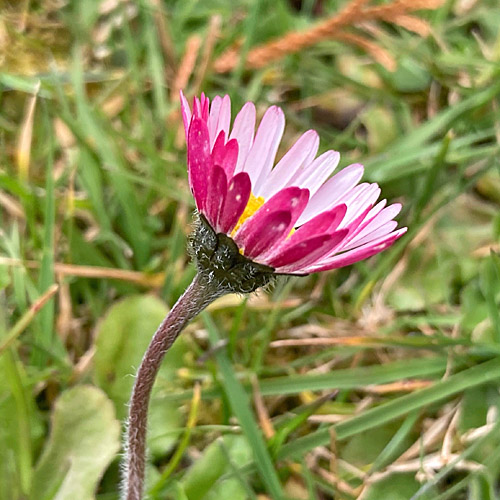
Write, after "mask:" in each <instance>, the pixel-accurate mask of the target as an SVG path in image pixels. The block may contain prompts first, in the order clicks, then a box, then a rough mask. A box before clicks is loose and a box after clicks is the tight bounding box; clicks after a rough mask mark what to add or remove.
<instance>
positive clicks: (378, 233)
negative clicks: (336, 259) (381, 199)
mask: <svg viewBox="0 0 500 500" xmlns="http://www.w3.org/2000/svg"><path fill="white" fill-rule="evenodd" d="M397 227H398V223H397V222H396V221H395V220H391V221H389V222H386V223H385V224H383V225H382V226H380V227H378V228H377V229H374V230H373V231H372V232H370V233H368V234H367V235H365V236H364V237H363V238H359V239H358V238H355V239H353V240H352V241H350V242H349V244H348V245H346V246H345V247H343V248H342V250H351V249H353V248H357V247H360V246H362V245H364V244H365V243H369V242H370V241H375V240H377V239H378V238H381V237H382V236H385V235H386V234H389V233H392V232H393V231H394V230H395V229H396V228H397Z"/></svg>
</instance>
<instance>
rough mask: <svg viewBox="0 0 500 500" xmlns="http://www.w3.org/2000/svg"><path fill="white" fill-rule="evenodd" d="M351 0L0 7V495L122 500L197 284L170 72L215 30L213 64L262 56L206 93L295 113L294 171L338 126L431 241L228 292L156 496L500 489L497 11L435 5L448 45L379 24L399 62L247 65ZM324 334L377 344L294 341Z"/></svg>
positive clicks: (177, 361)
mask: <svg viewBox="0 0 500 500" xmlns="http://www.w3.org/2000/svg"><path fill="white" fill-rule="evenodd" d="M344 3H345V2H340V1H334V0H327V1H325V2H314V1H305V2H302V7H301V10H298V9H297V8H295V7H292V4H291V3H289V2H288V1H286V0H280V1H278V2H262V1H258V2H257V1H256V2H252V1H250V0H240V1H238V2H236V4H235V3H234V2H229V1H226V0H219V1H215V0H208V1H205V2H196V1H194V0H188V1H183V2H181V1H162V2H160V6H161V9H160V10H158V9H157V8H156V7H155V2H152V1H151V2H148V1H146V0H143V1H141V2H133V3H132V2H131V3H129V4H128V7H127V5H126V3H125V2H122V3H120V4H119V5H117V6H115V7H113V9H112V10H111V11H109V12H108V11H103V10H102V9H101V10H99V8H100V7H99V6H101V7H102V5H104V4H105V2H74V1H69V2H67V5H65V6H63V7H62V8H61V7H55V6H53V5H52V4H51V3H50V2H38V1H32V2H0V5H1V6H2V7H3V9H2V10H1V11H0V16H1V17H0V28H1V27H2V26H4V27H5V29H4V28H1V30H2V32H3V33H5V37H7V38H6V39H7V40H8V47H9V50H8V51H7V52H6V53H5V54H2V56H3V62H2V67H1V69H0V100H1V101H0V110H1V111H0V423H1V424H0V500H21V499H29V500H40V499H43V500H50V499H52V498H56V496H57V495H59V496H57V498H64V499H66V498H74V499H77V498H80V497H79V496H78V495H81V494H82V493H81V492H82V491H83V490H82V485H85V488H87V491H89V492H90V491H93V489H94V488H95V489H96V498H97V499H99V500H116V499H118V492H119V459H120V455H119V453H118V452H116V450H118V449H119V446H120V443H121V441H120V439H119V437H118V432H117V429H118V426H119V422H118V420H117V419H118V418H122V417H123V416H124V415H125V414H126V407H125V402H126V401H127V399H128V396H129V393H130V388H131V384H132V381H133V379H132V376H131V375H132V374H133V373H134V371H135V369H136V368H137V366H138V363H139V362H140V358H141V355H142V352H143V350H144V348H145V345H146V343H147V340H148V338H149V337H150V336H151V335H152V333H153V330H154V327H155V325H156V323H157V322H159V321H160V318H161V316H162V315H163V314H164V311H165V310H166V306H168V307H170V306H171V305H172V304H173V303H174V302H175V300H176V299H177V298H178V297H179V296H180V294H182V292H183V291H184V289H185V287H186V286H187V285H188V284H189V282H190V280H191V279H192V277H193V274H194V269H193V267H192V264H190V262H189V257H188V256H187V254H186V243H187V237H188V235H189V233H190V230H191V213H192V211H193V208H194V204H193V200H192V198H191V196H190V193H189V189H188V185H187V175H186V162H185V149H184V145H183V141H182V140H179V137H181V136H182V133H183V131H182V126H181V123H180V117H179V113H178V111H179V106H178V102H177V96H176V95H172V93H171V92H172V88H171V87H172V78H171V70H170V68H175V67H178V66H179V64H180V61H181V60H182V56H183V55H184V51H185V47H186V43H187V41H188V39H189V37H191V36H193V35H199V36H200V37H202V40H203V42H204V37H205V36H206V33H207V29H208V26H209V23H210V19H211V17H212V16H214V15H219V16H220V21H221V24H220V26H221V28H220V29H221V32H220V34H219V36H218V37H217V39H216V43H215V49H214V54H213V57H214V58H215V57H217V56H219V55H220V54H222V53H223V52H224V50H226V49H227V48H229V47H231V46H232V45H233V44H235V43H237V42H240V41H241V42H242V45H241V57H242V58H241V60H240V62H239V64H238V65H237V66H236V67H235V69H234V70H233V71H232V72H229V73H227V74H217V73H215V72H214V71H213V70H212V69H210V66H209V68H208V70H207V72H206V73H205V74H204V75H201V76H200V75H196V76H195V77H192V78H191V79H190V80H189V84H188V86H187V89H185V91H186V92H187V93H188V94H190V93H192V92H194V91H195V90H199V91H201V90H203V91H204V92H205V93H207V94H208V95H209V96H214V95H216V94H221V93H229V95H230V96H231V99H232V102H233V114H234V110H235V109H237V108H238V107H239V106H241V105H242V104H243V103H244V102H245V101H246V100H249V99H250V100H254V101H255V102H256V104H257V109H258V111H259V113H262V111H263V110H264V109H265V107H267V106H269V105H271V104H278V105H280V106H281V107H282V108H283V109H284V111H285V115H286V117H287V129H286V133H285V136H284V139H283V147H282V149H281V151H280V153H279V154H280V155H281V154H283V153H284V151H286V148H287V147H288V146H289V145H290V144H291V143H292V142H293V140H294V139H295V138H296V137H297V136H298V134H300V133H302V132H304V131H306V130H307V129H309V128H314V129H316V130H318V131H319V133H320V136H321V145H320V149H321V151H324V150H327V149H337V150H338V151H340V153H341V155H342V156H341V158H342V159H341V166H345V165H348V164H350V163H353V162H361V163H363V164H364V165H365V167H366V174H365V179H367V180H369V181H375V182H378V183H380V185H381V187H382V190H383V193H384V197H386V198H388V199H389V200H390V201H401V202H402V203H403V206H404V209H403V212H402V214H401V216H400V217H399V220H400V221H401V225H407V226H408V227H409V231H408V233H407V235H405V237H404V238H402V239H401V240H400V241H398V242H397V243H396V244H395V245H394V246H393V247H392V248H391V249H389V250H387V251H386V252H384V253H383V254H381V255H379V256H377V257H375V258H372V259H369V260H368V261H366V262H361V263H359V264H357V265H355V266H352V267H350V268H347V269H340V270H337V271H332V272H328V273H324V274H322V275H313V276H310V277H306V278H293V279H288V280H280V281H278V282H277V284H276V285H275V286H274V287H273V288H272V289H271V290H269V291H266V292H259V293H258V294H257V295H256V296H255V297H250V298H241V297H226V298H224V299H221V300H220V301H219V302H218V303H216V304H215V305H214V306H213V307H212V308H210V309H209V311H208V312H206V313H204V315H203V316H202V317H200V318H198V319H197V320H195V321H194V322H193V324H192V325H191V326H190V327H188V329H187V332H186V333H185V334H184V335H183V336H182V337H181V338H180V339H179V341H178V342H177V343H176V346H175V351H174V352H173V353H172V355H171V356H170V357H167V359H166V360H165V363H164V366H163V367H162V370H161V371H160V374H159V377H158V381H157V384H156V387H155V391H154V396H153V401H152V405H151V420H150V429H149V450H150V454H149V458H148V460H149V461H148V487H149V491H150V496H151V499H152V500H160V499H164V498H173V499H188V500H197V499H199V500H213V499H216V498H217V500H225V499H228V500H229V499H231V500H234V499H242V500H243V499H247V498H248V499H257V498H259V499H261V498H272V499H280V498H282V499H296V500H300V499H303V498H308V499H312V500H327V499H333V498H335V499H342V500H344V499H345V500H350V499H355V498H358V497H359V496H360V495H361V498H362V499H363V500H367V499H368V500H378V499H380V498H388V499H389V498H390V499H394V500H410V498H411V499H415V500H416V499H432V500H435V499H438V498H439V499H445V498H449V499H453V500H461V499H467V500H469V499H470V500H491V499H497V498H500V490H499V486H498V485H499V481H498V480H499V477H500V460H499V457H500V455H499V452H498V449H499V445H500V429H499V426H498V425H495V421H496V415H497V414H498V412H499V411H500V396H499V381H500V368H499V366H500V316H499V312H498V311H499V300H500V259H499V257H498V255H497V253H496V252H497V251H498V248H499V238H500V215H499V213H500V211H499V208H500V168H499V167H500V163H499V160H498V159H499V158H500V154H499V153H500V147H499V145H498V137H499V130H500V128H499V127H500V120H499V116H500V114H499V111H498V107H499V106H500V84H499V83H498V82H499V76H500V52H499V48H498V47H499V46H500V38H499V34H498V25H499V24H500V8H498V6H497V5H496V4H497V2H495V1H494V0H480V1H478V2H475V3H474V2H473V3H472V5H471V6H470V7H467V8H466V7H464V5H465V4H464V3H463V2H459V1H458V0H456V1H454V0H452V1H448V2H445V4H444V5H443V6H442V7H441V8H439V9H436V10H434V11H421V12H419V13H418V14H417V15H418V16H419V17H421V18H422V19H425V20H427V22H428V23H429V25H430V26H431V28H432V34H431V35H430V36H428V37H426V38H422V37H421V36H419V35H417V34H415V33H412V32H410V31H407V30H405V29H404V28H401V27H398V26H396V25H393V24H389V23H377V24H376V25H375V26H376V31H373V32H371V35H368V36H371V37H372V41H374V42H375V43H377V44H378V45H379V46H380V47H382V48H383V49H384V50H386V51H387V52H388V53H389V54H390V55H391V56H392V57H393V58H394V60H395V61H396V63H397V68H396V71H394V72H390V71H388V70H387V69H385V68H384V67H382V66H381V65H380V64H377V63H375V62H374V61H373V59H372V57H371V56H370V55H369V54H367V53H365V52H362V51H361V50H360V49H359V48H356V47H353V46H351V45H348V44H346V43H340V42H338V41H335V40H326V41H322V42H320V43H318V44H316V45H314V46H312V47H310V48H308V49H306V50H303V51H301V52H299V53H297V54H292V55H288V56H286V57H284V58H282V59H280V60H278V61H276V62H272V63H270V64H269V65H268V66H266V67H265V68H262V69H258V70H247V69H245V66H244V60H245V58H246V57H247V55H248V53H249V51H251V50H252V48H253V47H255V46H256V45H259V44H261V43H264V42H265V41H268V40H270V39H272V38H275V37H280V36H283V35H284V34H286V33H287V32H289V31H291V30H294V29H301V30H302V29H306V28H307V27H308V26H310V25H312V24H313V23H315V22H317V21H319V20H321V19H323V18H325V17H327V16H329V15H331V14H333V13H335V12H337V11H338V10H339V8H340V7H341V6H342V5H343V4H344ZM379 3H383V2H379ZM385 3H387V2H385ZM54 5H55V4H54ZM318 8H319V9H320V11H321V12H320V14H318V13H317V10H318ZM159 17H160V19H162V20H163V22H164V23H166V26H167V29H168V30H169V32H170V37H171V39H172V44H173V51H174V53H175V54H176V60H175V61H172V60H168V57H167V55H166V54H167V51H165V49H164V47H165V43H166V41H165V39H164V38H162V37H161V36H160V33H161V29H159V25H158V19H159ZM23 22H24V23H25V28H24V29H23V27H22V26H23ZM356 30H357V31H356V33H358V34H363V33H364V34H365V35H366V33H367V32H366V31H363V28H356ZM2 36H3V35H2ZM203 47H204V43H202V48H201V50H203ZM196 71H197V67H196V68H195V73H196ZM199 78H201V79H202V82H201V85H202V88H200V89H194V82H195V81H197V79H199ZM38 82H40V89H39V92H38V96H37V102H36V108H35V113H34V116H33V121H32V123H31V124H30V123H28V124H27V125H26V122H25V120H26V116H27V103H28V101H29V99H30V98H31V95H32V94H33V92H34V91H35V89H36V88H37V84H38ZM26 126H32V128H33V130H32V132H33V133H32V141H31V143H30V145H29V147H28V150H24V153H25V154H26V153H27V152H29V169H28V171H25V170H23V168H22V165H20V164H19V161H18V153H19V151H18V148H19V137H20V134H21V131H22V130H23V127H26ZM63 264H71V265H75V266H77V267H76V269H77V270H78V271H77V272H75V271H70V272H68V271H67V270H66V271H64V268H63V269H62V270H61V265H63ZM90 266H97V267H101V268H104V269H105V277H102V276H100V277H96V276H94V275H93V274H92V268H91V267H90ZM63 271H64V272H63ZM130 271H132V272H136V273H139V275H140V276H141V278H142V282H143V285H140V284H138V283H137V280H135V281H134V280H131V279H129V275H128V274H126V273H128V272H130ZM85 273H87V275H85ZM88 273H90V274H88ZM135 276H137V275H135ZM54 284H57V285H59V289H58V292H57V294H56V295H55V296H53V297H52V298H51V299H49V300H48V302H47V303H46V304H45V305H44V306H43V308H42V309H40V310H38V309H37V307H33V305H34V304H37V301H38V300H40V299H41V300H42V301H43V300H45V299H46V298H47V297H48V296H47V295H46V294H47V293H49V294H50V293H53V290H54ZM157 318H158V319H157ZM318 334H319V335H322V336H328V337H341V338H356V339H358V341H357V342H356V343H354V342H351V343H348V342H346V343H343V344H342V343H341V344H337V345H331V346H324V347H311V346H310V347H307V346H289V347H277V346H275V345H273V342H274V341H275V340H279V339H296V338H309V337H313V336H315V335H318ZM414 382H418V383H420V388H415V387H414V385H412V384H413V383H414ZM196 383H199V384H200V387H201V395H200V400H199V401H198V400H197V399H196V394H195V391H193V387H194V385H195V384H196ZM255 387H258V389H259V391H258V392H259V395H256V394H255V393H254V392H255ZM256 397H261V398H262V402H263V404H264V407H265V409H266V414H267V416H268V418H269V421H268V424H270V425H271V427H272V433H273V435H272V436H269V434H265V433H263V432H262V429H261V423H262V418H264V417H263V416H262V414H260V415H259V413H258V411H257V409H256V407H255V403H254V401H255V398H256ZM90 413H91V414H92V418H90V417H89V414H90ZM121 423H123V422H121ZM438 428H439V431H438V432H435V434H434V435H433V429H438ZM268 432H269V431H268ZM84 435H85V438H86V439H80V436H84ZM266 436H267V437H266ZM431 437H432V438H431ZM103 443H104V444H105V445H106V446H105V447H104V446H103ZM93 449H95V450H101V451H99V452H98V456H97V455H96V456H95V457H94V458H95V460H91V461H90V462H89V460H88V459H89V458H92V457H91V456H90V455H92V453H90V452H89V450H93ZM409 449H411V450H413V451H412V455H411V457H410V456H409V455H408V453H407V451H408V450H409ZM415 450H416V451H415ZM405 453H407V455H406V456H403V458H400V457H402V455H403V454H405ZM437 456H443V457H451V458H450V459H449V460H448V461H446V460H444V461H442V462H441V464H438V465H435V464H436V463H437V462H436V457H437ZM70 457H71V458H70ZM433 460H434V462H433ZM432 464H434V466H433V467H434V468H432V467H430V466H431V465H432ZM47 471H51V474H48V473H47ZM52 471H53V473H52ZM49 476H50V477H49ZM89 494H90V493H89ZM85 498H87V497H85ZM88 498H91V497H90V496H89V497H88Z"/></svg>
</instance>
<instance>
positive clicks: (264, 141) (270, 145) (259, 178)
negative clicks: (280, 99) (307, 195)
mask: <svg viewBox="0 0 500 500" xmlns="http://www.w3.org/2000/svg"><path fill="white" fill-rule="evenodd" d="M284 128H285V115H284V114H283V111H282V110H281V109H280V108H278V107H276V106H271V107H270V108H269V109H268V110H267V111H266V112H265V114H264V116H263V117H262V120H261V122H260V125H259V128H258V130H257V134H256V136H255V140H254V142H253V144H252V147H251V148H250V151H249V153H248V156H247V159H246V161H245V166H244V167H243V171H244V172H248V175H249V176H250V179H251V180H252V187H253V193H254V194H255V195H256V196H258V193H259V185H260V184H262V182H263V181H264V179H265V178H267V176H268V174H269V172H270V171H271V168H272V166H273V163H274V158H275V156H276V152H277V151H278V147H279V144H280V141H281V137H282V135H283V130H284Z"/></svg>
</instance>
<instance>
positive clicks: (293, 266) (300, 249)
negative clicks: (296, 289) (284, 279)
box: [266, 229, 348, 273]
mask: <svg viewBox="0 0 500 500" xmlns="http://www.w3.org/2000/svg"><path fill="white" fill-rule="evenodd" d="M347 232H348V231H347V229H341V230H340V231H337V232H335V233H332V234H320V235H317V236H313V237H312V238H308V239H305V240H303V241H301V242H300V243H297V244H295V245H293V246H291V247H290V248H288V249H287V250H285V251H284V252H283V253H280V254H279V255H277V256H276V257H275V258H274V259H272V260H269V261H267V262H266V264H267V265H269V266H272V267H274V268H276V272H284V273H288V272H294V271H297V270H299V269H302V268H304V267H306V266H309V265H312V264H313V263H314V262H316V261H317V260H318V259H320V258H321V257H322V256H323V255H325V254H326V253H328V252H331V251H332V250H333V249H334V248H336V247H337V246H338V245H339V243H340V242H341V241H342V240H343V239H344V238H345V236H346V235H347Z"/></svg>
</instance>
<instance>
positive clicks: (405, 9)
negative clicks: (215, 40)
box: [213, 0, 444, 73]
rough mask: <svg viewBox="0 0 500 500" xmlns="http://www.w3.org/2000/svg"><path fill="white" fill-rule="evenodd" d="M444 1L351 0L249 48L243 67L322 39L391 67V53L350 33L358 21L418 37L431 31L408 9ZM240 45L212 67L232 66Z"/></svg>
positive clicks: (225, 68) (226, 68)
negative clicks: (377, 1) (373, 1)
mask: <svg viewBox="0 0 500 500" xmlns="http://www.w3.org/2000/svg"><path fill="white" fill-rule="evenodd" d="M443 3H444V0H395V1H393V2H391V3H389V4H385V5H376V6H373V5H372V6H370V5H369V4H370V2H369V0H351V1H350V2H348V3H347V4H346V5H345V6H344V8H343V9H341V10H340V12H338V13H337V14H335V15H334V16H332V17H330V18H328V19H325V20H324V21H322V22H320V23H318V24H316V25H314V26H312V27H311V28H310V29H308V30H305V31H292V32H290V33H287V34H286V35H284V36H282V37H281V38H278V39H276V40H272V41H270V42H268V43H265V44H263V45H260V46H258V47H255V48H253V49H252V50H250V51H249V53H248V55H247V58H246V62H245V67H246V68H247V69H257V68H262V67H264V66H267V65H268V64H269V63H271V62H274V61H277V60H279V59H281V58H282V57H284V56H286V55H288V54H294V53H297V52H300V51H302V50H304V49H306V48H308V47H311V46H313V45H315V44H317V43H319V42H321V41H324V40H329V39H335V40H341V41H344V42H346V43H350V44H353V45H356V46H358V47H361V48H362V49H364V50H365V51H366V52H368V53H370V54H371V55H372V56H373V57H374V58H375V59H376V60H377V61H378V62H379V63H381V64H383V65H384V66H385V67H386V68H387V69H389V70H393V69H394V68H395V63H394V61H393V59H392V56H391V55H390V54H389V53H388V52H387V51H386V50H385V49H384V48H382V47H380V46H379V45H377V44H376V43H375V42H374V41H373V40H371V39H369V38H367V37H366V36H365V35H361V34H359V31H358V33H353V32H352V30H353V28H358V29H359V28H361V29H362V26H361V23H366V22H373V21H385V22H388V23H393V24H397V25H399V26H402V27H404V28H406V29H408V30H410V31H413V32H415V33H418V34H419V35H421V36H427V35H428V34H429V33H430V26H429V25H428V23H427V22H426V21H424V20H422V19H420V18H418V17H416V16H414V15H411V14H410V13H411V12H414V11H416V10H422V9H436V8H438V7H440V6H441V5H442V4H443ZM240 57H241V54H240V48H239V46H238V47H232V48H230V49H228V50H227V51H226V52H224V53H223V54H222V55H221V56H220V57H218V58H217V59H216V60H215V62H214V65H213V69H214V70H215V71H216V72H218V73H225V72H228V71H231V70H232V69H234V68H235V67H236V66H237V65H238V63H239V60H240Z"/></svg>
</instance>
